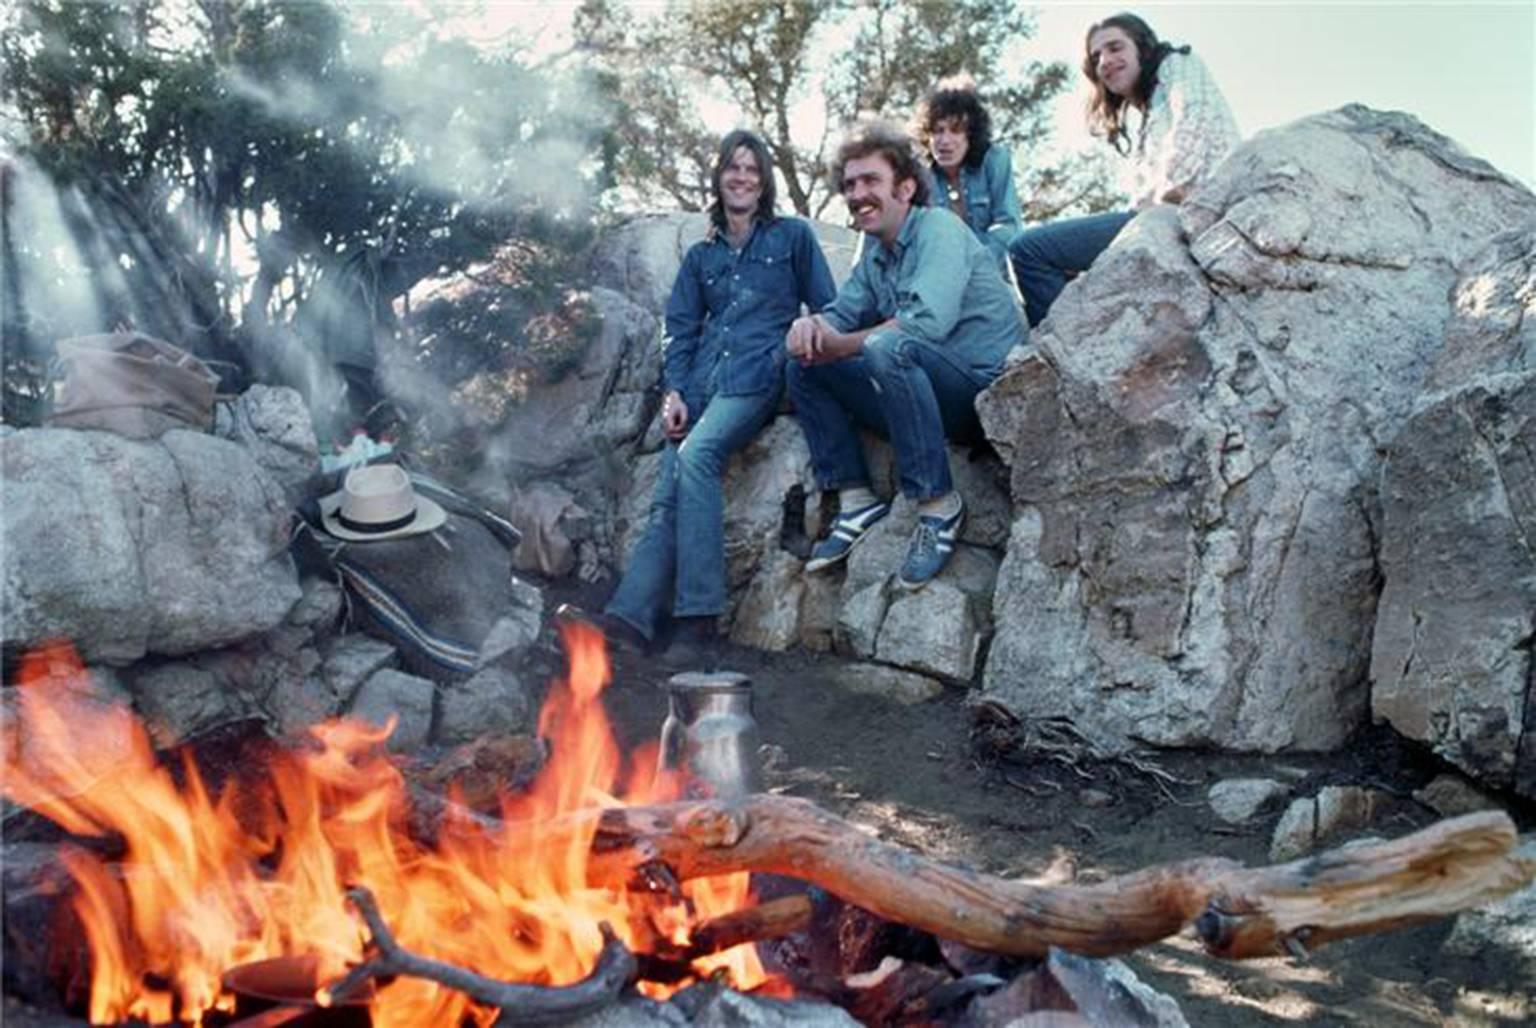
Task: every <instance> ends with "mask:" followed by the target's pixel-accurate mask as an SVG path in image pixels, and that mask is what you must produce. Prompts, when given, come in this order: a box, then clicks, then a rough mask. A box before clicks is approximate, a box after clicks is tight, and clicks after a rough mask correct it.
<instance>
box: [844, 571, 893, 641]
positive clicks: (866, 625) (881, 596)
mask: <svg viewBox="0 0 1536 1028" xmlns="http://www.w3.org/2000/svg"><path fill="white" fill-rule="evenodd" d="M888 602H889V601H888V600H887V599H886V595H885V586H884V585H883V584H882V583H880V582H876V583H874V584H873V585H868V586H865V587H864V588H863V589H860V590H859V591H858V592H856V593H854V594H853V596H851V597H849V599H848V602H846V603H844V604H843V609H842V611H841V612H840V613H839V614H838V615H837V628H836V630H835V632H834V635H833V640H834V642H835V643H836V645H837V649H838V650H839V651H840V652H842V653H847V654H849V655H851V656H854V657H873V656H874V655H875V640H876V639H877V638H878V637H879V635H880V624H881V622H882V621H884V620H885V610H886V606H887V603H888Z"/></svg>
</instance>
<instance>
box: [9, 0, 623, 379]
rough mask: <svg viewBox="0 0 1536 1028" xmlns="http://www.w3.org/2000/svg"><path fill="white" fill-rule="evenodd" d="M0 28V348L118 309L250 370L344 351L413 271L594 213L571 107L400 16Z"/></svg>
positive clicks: (264, 16) (70, 20) (448, 264)
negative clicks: (300, 354) (0, 233)
mask: <svg viewBox="0 0 1536 1028" xmlns="http://www.w3.org/2000/svg"><path fill="white" fill-rule="evenodd" d="M4 19H5V20H4V24H3V27H0V59H3V67H4V70H3V78H0V100H3V102H4V104H5V107H6V113H7V115H8V118H7V122H6V125H5V142H6V145H7V148H8V149H9V150H10V152H11V154H12V157H11V159H10V160H9V161H8V162H7V167H6V171H7V174H6V179H5V182H6V190H5V195H4V198H3V199H4V203H3V210H4V214H5V218H6V221H5V228H6V231H5V240H4V246H5V249H6V254H5V256H6V263H7V267H8V269H12V270H13V271H14V273H12V271H8V273H7V274H8V278H9V281H8V282H7V283H6V288H7V290H8V294H9V299H11V300H12V301H13V302H12V303H8V304H7V310H6V312H5V315H4V324H3V330H4V343H5V346H6V350H7V352H8V353H14V352H27V351H29V350H30V349H33V348H35V346H36V345H37V344H39V343H42V342H47V341H51V340H52V339H55V338H58V337H59V336H62V335H67V334H71V333H74V332H81V331H103V330H105V329H106V328H109V327H111V326H112V325H114V324H116V323H118V322H125V321H126V322H131V323H133V324H135V325H136V326H138V327H140V328H143V329H144V330H146V331H151V332H153V333H155V334H159V335H162V336H164V337H165V338H168V339H172V340H176V341H180V342H183V344H184V345H191V346H192V347H193V348H194V349H196V350H198V351H200V352H202V353H204V354H206V355H210V356H215V357H223V358H226V359H230V360H232V361H233V362H234V363H237V364H243V365H247V366H249V365H252V364H254V365H256V366H257V367H258V368H259V367H260V366H261V365H262V364H263V362H264V361H270V360H271V359H272V358H273V355H274V354H275V353H277V352H280V351H285V350H294V349H297V350H300V351H303V350H316V349H327V348H329V349H330V350H332V351H340V352H341V354H342V356H345V351H346V350H347V349H348V348H349V347H351V346H353V345H355V346H357V347H362V348H371V344H372V335H371V334H372V332H373V331H375V330H377V329H379V328H380V327H383V328H386V329H387V328H388V327H389V326H390V325H391V324H392V320H393V319H392V314H391V308H392V303H393V302H394V301H396V300H399V299H400V298H402V297H404V296H405V295H406V294H407V292H408V290H409V289H410V287H411V286H412V285H413V284H414V283H416V282H417V281H420V280H421V279H422V278H424V277H426V276H429V275H434V274H438V273H440V272H445V271H451V270H456V269H460V268H463V267H465V266H466V265H468V264H469V263H471V262H473V261H476V260H479V259H482V258H484V257H486V256H487V255H488V254H490V253H491V251H492V250H493V248H494V247H496V246H497V245H498V244H500V243H502V242H504V241H505V240H506V239H507V238H508V237H509V236H511V235H513V234H520V235H527V236H531V237H535V238H545V239H560V238H562V237H567V236H575V237H579V236H580V235H581V234H582V233H583V232H585V231H586V230H587V228H588V227H589V217H588V197H589V183H588V182H587V181H586V180H585V179H584V169H585V168H586V167H587V166H588V164H590V163H592V162H591V161H589V157H590V155H591V154H592V153H593V151H594V148H595V147H596V145H597V142H598V133H597V131H596V127H595V126H593V125H592V124H590V123H588V122H587V121H584V120H583V119H584V118H585V117H586V115H585V113H584V111H583V109H582V108H581V106H580V105H576V104H572V103H570V102H568V98H567V97H565V96H563V95H562V91H561V88H560V86H559V85H558V84H557V83H556V82H554V81H552V80H551V79H550V78H549V77H547V76H545V75H544V74H541V73H539V72H537V71H535V70H533V69H531V68H529V67H528V66H527V65H526V64H524V63H521V62H519V61H518V60H516V59H514V58H513V57H511V56H508V55H504V54H492V53H489V52H487V51H485V50H482V49H478V48H476V47H473V46H470V45H468V44H466V43H464V42H462V41H459V40H455V39H452V38H443V37H440V36H439V35H438V34H436V33H435V32H433V31H431V29H432V26H431V23H430V22H429V21H428V17H427V15H425V14H416V13H412V9H407V8H397V7H383V8H370V7H366V6H364V7H360V8H358V9H356V10H353V11H348V10H347V9H344V8H342V7H339V6H337V5H335V4H331V3H324V2H315V0H132V2H124V3H117V4H101V3H94V2H77V0H23V2H22V3H20V4H18V5H17V6H15V7H14V8H11V9H10V11H9V13H8V14H7V15H5V16H4ZM551 168H558V173H555V174H551V173H550V171H551ZM570 249H571V247H569V246H564V247H557V248H552V249H551V251H550V253H551V255H553V254H555V253H556V252H557V251H559V252H566V251H569V250H570ZM533 279H540V281H541V284H544V285H547V281H546V280H547V276H543V277H542V278H541V276H539V275H537V274H530V281H532V280H533ZM548 302H550V303H558V302H561V298H560V297H558V296H556V297H552V298H550V299H549V300H548ZM349 336H351V337H357V338H355V339H349V338H348V337H349Z"/></svg>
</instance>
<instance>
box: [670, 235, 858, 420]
mask: <svg viewBox="0 0 1536 1028" xmlns="http://www.w3.org/2000/svg"><path fill="white" fill-rule="evenodd" d="M836 293H837V287H836V286H835V285H834V284H833V281H832V272H831V269H829V268H828V267H827V258H826V257H825V256H824V255H823V254H822V252H821V244H820V243H819V242H818V241H817V239H816V233H815V231H814V230H813V229H812V228H811V226H810V224H809V223H808V222H805V221H802V220H801V219H799V218H788V217H784V218H775V219H773V220H772V221H769V222H757V223H755V224H754V225H753V226H752V234H751V235H750V236H748V237H747V242H746V245H745V246H743V247H742V248H741V249H740V250H739V251H738V250H732V249H731V246H730V243H729V241H728V240H727V239H726V235H725V233H724V232H720V231H717V230H715V229H713V228H712V229H711V230H710V234H709V236H708V237H707V238H705V239H704V240H702V241H701V242H697V243H694V244H693V246H691V247H689V248H688V253H687V254H686V255H685V256H684V257H683V265H682V268H681V269H679V270H678V273H677V279H676V280H675V281H674V282H673V283H672V297H671V299H669V300H668V301H667V311H666V334H665V336H664V337H663V339H662V365H663V367H662V380H663V382H664V383H665V387H666V388H667V389H669V390H672V389H675V390H677V391H678V392H679V393H681V394H682V397H683V402H684V403H686V404H688V409H689V411H690V417H691V418H693V417H697V416H698V413H699V411H701V410H702V409H703V406H704V403H705V402H706V401H707V400H708V399H709V398H710V397H711V396H714V395H715V394H717V393H718V394H720V395H722V396H750V395H753V394H755V393H763V392H769V391H773V390H777V389H778V388H779V387H780V385H781V384H782V383H783V380H784V361H785V359H786V352H785V349H784V336H785V334H786V333H787V332H788V331H789V324H790V322H792V321H794V320H795V318H797V317H799V316H800V305H801V304H805V305H806V307H807V308H808V309H810V310H812V311H815V310H819V309H820V308H822V307H823V306H825V305H826V304H827V303H829V302H831V300H832V297H833V296H834V295H836Z"/></svg>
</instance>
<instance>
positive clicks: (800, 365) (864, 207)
mask: <svg viewBox="0 0 1536 1028" xmlns="http://www.w3.org/2000/svg"><path fill="white" fill-rule="evenodd" d="M831 171H832V177H833V181H834V182H838V183H840V184H841V186H842V190H843V198H844V199H845V200H846V201H847V203H848V210H849V213H851V214H852V215H853V219H854V225H855V227H856V228H858V229H859V230H861V231H863V232H864V233H865V234H866V235H865V239H864V249H863V254H862V256H861V257H860V260H859V263H858V265H857V266H856V267H855V268H854V269H853V274H852V275H851V276H850V277H849V279H848V281H847V283H845V284H844V286H843V288H842V291H841V292H839V293H838V295H837V299H836V300H835V301H833V303H832V305H831V306H830V307H828V308H826V309H825V310H824V311H822V312H821V313H820V314H812V315H808V316H806V317H803V318H798V319H796V320H795V323H794V324H793V325H792V326H790V330H789V334H788V336H787V337H786V348H787V349H788V350H789V353H790V355H791V356H792V357H794V358H795V360H794V362H793V363H791V364H790V366H789V393H790V396H791V398H793V400H794V404H795V411H796V413H797V414H798V415H799V417H800V424H801V427H802V428H804V430H805V439H806V443H807V444H808V445H809V446H810V450H811V460H812V463H813V464H814V466H815V470H816V477H817V480H818V482H819V483H820V484H821V487H822V488H823V489H837V490H838V494H839V511H840V514H839V516H838V518H837V520H836V521H835V522H834V524H833V526H832V532H831V534H830V535H829V536H828V537H827V538H826V539H823V540H821V541H820V542H819V543H817V545H816V547H815V549H813V550H812V552H811V559H810V560H809V561H808V562H807V563H806V570H807V571H818V570H820V569H821V568H824V567H830V566H831V565H833V564H836V563H837V562H839V561H841V560H842V559H843V558H845V557H846V556H848V553H849V551H850V550H851V549H852V548H853V546H854V544H855V543H857V542H858V541H859V540H860V539H861V538H863V536H864V534H865V533H866V532H867V531H868V530H869V529H870V528H871V527H872V526H873V525H874V524H875V523H876V522H878V521H879V520H880V519H882V518H884V517H885V516H886V514H888V513H890V509H891V505H890V504H889V503H886V502H883V501H881V500H880V499H878V498H877V497H876V496H875V495H874V493H873V492H872V491H871V489H870V478H869V470H868V468H867V467H866V465H865V462H864V451H863V447H862V446H861V445H860V443H859V435H858V427H859V426H860V425H866V426H868V427H870V428H872V429H874V430H875V431H877V432H879V433H881V434H882V435H884V436H886V437H887V438H889V439H890V441H891V447H892V449H893V450H895V453H896V468H897V471H898V473H899V475H900V478H901V490H902V492H904V493H905V494H906V495H907V496H909V497H910V498H911V499H913V500H914V501H916V503H917V509H918V523H917V529H916V531H915V532H914V533H913V536H912V540H911V543H910V544H909V545H908V547H907V553H906V558H905V559H904V560H903V562H902V565H901V568H900V570H899V572H898V574H897V583H898V584H899V585H901V586H903V587H905V588H908V589H918V588H921V587H922V586H924V585H926V584H927V583H928V582H930V581H932V580H933V578H934V577H935V576H936V575H937V574H938V573H939V572H940V571H941V570H942V569H943V567H944V565H945V563H946V562H947V561H948V560H949V556H950V554H951V553H952V552H954V548H955V539H956V536H957V535H958V533H959V530H960V524H961V521H962V520H963V519H964V517H965V511H964V507H963V505H962V504H961V501H960V495H959V494H958V493H956V492H955V491H954V485H953V482H952V480H951V478H950V472H949V457H948V454H947V453H946V452H945V440H946V438H949V439H965V438H975V437H977V436H978V435H979V429H980V426H979V424H978V422H977V418H976V408H975V399H976V394H977V393H979V392H981V390H983V389H985V388H986V387H987V385H988V384H989V383H991V381H992V380H993V379H994V378H996V377H997V375H998V372H1000V371H1001V370H1002V367H1003V360H1004V358H1005V357H1006V356H1007V354H1008V351H1009V350H1010V349H1012V348H1013V347H1014V346H1017V345H1019V344H1021V343H1023V342H1024V341H1025V340H1026V339H1027V338H1028V330H1027V329H1026V328H1025V327H1024V323H1023V320H1022V319H1021V318H1020V317H1019V312H1018V307H1017V305H1016V304H1015V303H1014V300H1013V295H1012V290H1011V289H1010V287H1009V286H1008V284H1007V283H1006V282H1005V281H1004V280H1003V277H1002V275H1001V274H1000V273H999V272H998V268H997V263H996V261H995V260H994V259H993V258H992V255H991V253H990V252H989V251H988V250H987V247H986V246H985V245H983V244H982V243H981V242H980V241H979V240H978V239H977V238H976V236H975V235H974V234H973V233H972V232H971V230H970V229H969V228H968V227H967V226H966V224H965V223H964V222H963V221H961V220H960V219H959V218H957V217H956V216H955V215H954V214H953V213H951V212H950V211H949V210H947V209H945V208H942V207H927V206H924V205H925V204H926V202H927V200H928V188H929V182H930V179H929V177H928V173H927V171H926V169H924V168H923V167H922V166H921V165H920V164H919V163H918V162H917V159H916V157H915V156H914V153H913V147H912V141H911V140H910V139H909V138H908V137H907V135H906V134H905V133H904V132H902V131H901V130H900V129H898V128H895V127H894V126H891V125H889V124H885V123H881V122H866V123H864V124H862V125H860V126H858V127H857V128H855V129H854V130H853V132H852V133H850V134H849V136H848V137H847V138H846V139H845V140H844V141H843V144H842V146H841V147H839V149H838V152H837V155H836V157H835V158H834V159H833V162H832V167H831Z"/></svg>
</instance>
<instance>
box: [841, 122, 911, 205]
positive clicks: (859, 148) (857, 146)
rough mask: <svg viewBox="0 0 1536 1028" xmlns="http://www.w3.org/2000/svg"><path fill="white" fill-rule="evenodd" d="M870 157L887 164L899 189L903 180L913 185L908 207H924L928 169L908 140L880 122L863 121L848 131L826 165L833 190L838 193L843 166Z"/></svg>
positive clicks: (896, 128)
mask: <svg viewBox="0 0 1536 1028" xmlns="http://www.w3.org/2000/svg"><path fill="white" fill-rule="evenodd" d="M872 154H879V155H880V156H881V157H884V158H885V159H886V161H887V162H889V164H890V166H891V170H892V171H893V172H895V182H894V183H893V184H898V185H899V184H900V183H901V181H902V180H903V179H911V180H912V181H914V182H916V183H917V192H915V193H913V194H912V206H914V207H926V206H927V205H928V194H929V185H928V169H927V168H925V167H923V164H922V162H921V161H920V160H919V159H918V156H917V147H916V146H915V145H914V144H913V142H912V137H911V136H910V135H908V134H907V133H906V131H904V130H903V129H902V128H901V126H900V125H897V124H896V123H895V122H892V121H886V120H885V119H883V118H869V119H866V120H864V121H861V122H859V123H858V124H856V125H854V126H853V128H851V129H849V130H848V134H847V135H846V136H844V137H843V141H842V143H841V144H840V145H839V146H838V148H837V152H836V153H835V154H833V155H832V162H831V163H830V164H829V165H827V172H828V174H830V175H831V176H832V186H833V188H834V189H836V190H838V191H839V192H841V191H842V188H843V167H844V165H846V164H847V163H848V162H849V161H856V160H858V159H859V158H861V157H869V156H871V155H872Z"/></svg>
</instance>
